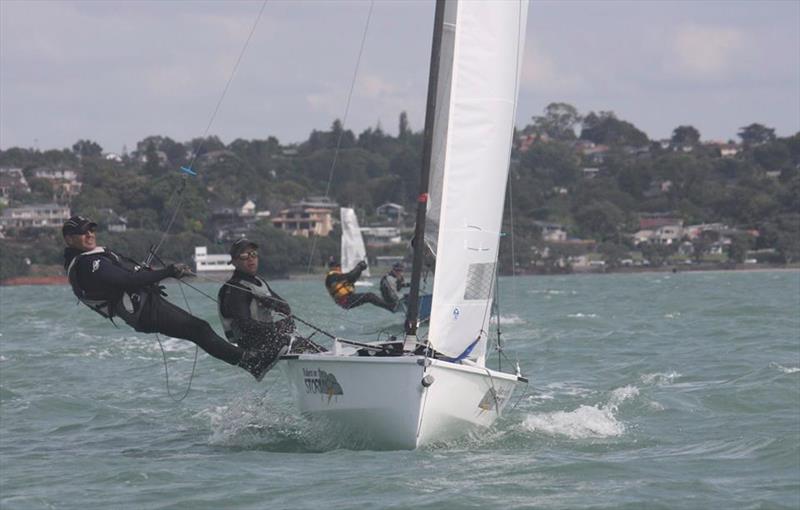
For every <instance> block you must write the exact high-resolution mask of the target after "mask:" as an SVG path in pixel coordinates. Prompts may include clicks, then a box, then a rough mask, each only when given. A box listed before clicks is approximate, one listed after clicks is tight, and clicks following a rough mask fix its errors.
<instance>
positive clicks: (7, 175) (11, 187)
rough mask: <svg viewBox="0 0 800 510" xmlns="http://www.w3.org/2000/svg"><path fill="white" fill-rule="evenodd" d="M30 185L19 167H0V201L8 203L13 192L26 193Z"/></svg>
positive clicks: (29, 190) (29, 189)
mask: <svg viewBox="0 0 800 510" xmlns="http://www.w3.org/2000/svg"><path fill="white" fill-rule="evenodd" d="M30 192H31V187H30V186H29V185H28V181H27V180H26V179H25V174H23V173H22V169H21V168H10V167H4V168H0V201H2V203H3V204H8V202H9V200H10V199H11V196H12V195H14V194H28V193H30Z"/></svg>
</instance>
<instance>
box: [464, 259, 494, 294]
mask: <svg viewBox="0 0 800 510" xmlns="http://www.w3.org/2000/svg"><path fill="white" fill-rule="evenodd" d="M494 267H495V264H494V262H483V263H480V264H470V265H469V267H468V268H467V286H466V289H465V290H464V299H465V300H466V299H472V300H477V299H489V297H490V296H491V293H492V280H493V279H494Z"/></svg>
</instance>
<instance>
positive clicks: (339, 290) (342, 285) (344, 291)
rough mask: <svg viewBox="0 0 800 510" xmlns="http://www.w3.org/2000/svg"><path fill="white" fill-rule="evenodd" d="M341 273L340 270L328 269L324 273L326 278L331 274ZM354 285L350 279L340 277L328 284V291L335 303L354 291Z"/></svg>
mask: <svg viewBox="0 0 800 510" xmlns="http://www.w3.org/2000/svg"><path fill="white" fill-rule="evenodd" d="M340 274H342V272H341V271H329V272H328V274H327V275H326V278H327V277H328V276H331V275H340ZM355 290H356V289H355V286H353V284H352V283H351V282H350V280H347V279H342V280H339V281H336V282H333V283H332V284H331V285H330V286H328V293H329V294H330V295H331V297H332V298H333V300H334V301H336V302H337V303H338V302H339V301H341V300H343V299H345V298H347V296H349V295H350V294H352V293H353V292H355Z"/></svg>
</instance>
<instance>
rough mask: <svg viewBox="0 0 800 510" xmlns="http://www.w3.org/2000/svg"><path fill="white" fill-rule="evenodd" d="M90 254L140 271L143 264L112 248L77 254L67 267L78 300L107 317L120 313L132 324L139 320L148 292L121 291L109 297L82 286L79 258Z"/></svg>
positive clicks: (73, 291)
mask: <svg viewBox="0 0 800 510" xmlns="http://www.w3.org/2000/svg"><path fill="white" fill-rule="evenodd" d="M89 255H101V256H103V257H106V258H107V259H109V260H110V261H111V263H112V264H115V265H118V266H120V267H123V268H125V269H128V270H129V271H134V272H136V271H140V270H141V269H142V266H140V265H139V264H136V263H135V262H134V261H132V260H130V259H128V258H126V257H122V256H120V255H118V254H116V253H114V252H113V251H111V250H107V249H105V248H102V247H97V248H95V249H93V250H89V251H86V252H83V253H79V254H77V255H76V256H75V257H74V258H73V259H72V261H71V262H70V263H69V266H68V267H67V279H68V280H69V285H70V287H72V293H73V294H75V296H76V297H77V298H78V301H80V302H81V303H83V304H85V305H86V306H88V307H89V308H91V309H92V310H94V311H95V312H97V313H99V314H100V315H102V316H103V317H105V318H106V319H111V320H112V322H113V318H114V316H115V315H119V316H121V317H122V318H123V320H125V322H127V323H128V324H131V321H133V322H136V321H138V316H139V314H140V312H141V310H142V306H143V304H144V299H145V298H146V292H145V291H140V292H121V293H120V295H119V296H112V297H109V296H108V295H107V294H104V295H100V294H98V293H92V292H87V291H85V290H84V289H82V288H81V286H80V284H79V282H78V269H77V267H78V260H79V259H80V258H81V257H86V256H89Z"/></svg>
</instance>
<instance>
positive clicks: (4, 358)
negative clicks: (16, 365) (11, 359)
mask: <svg viewBox="0 0 800 510" xmlns="http://www.w3.org/2000/svg"><path fill="white" fill-rule="evenodd" d="M0 361H8V358H6V357H5V356H3V355H1V354H0Z"/></svg>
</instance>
